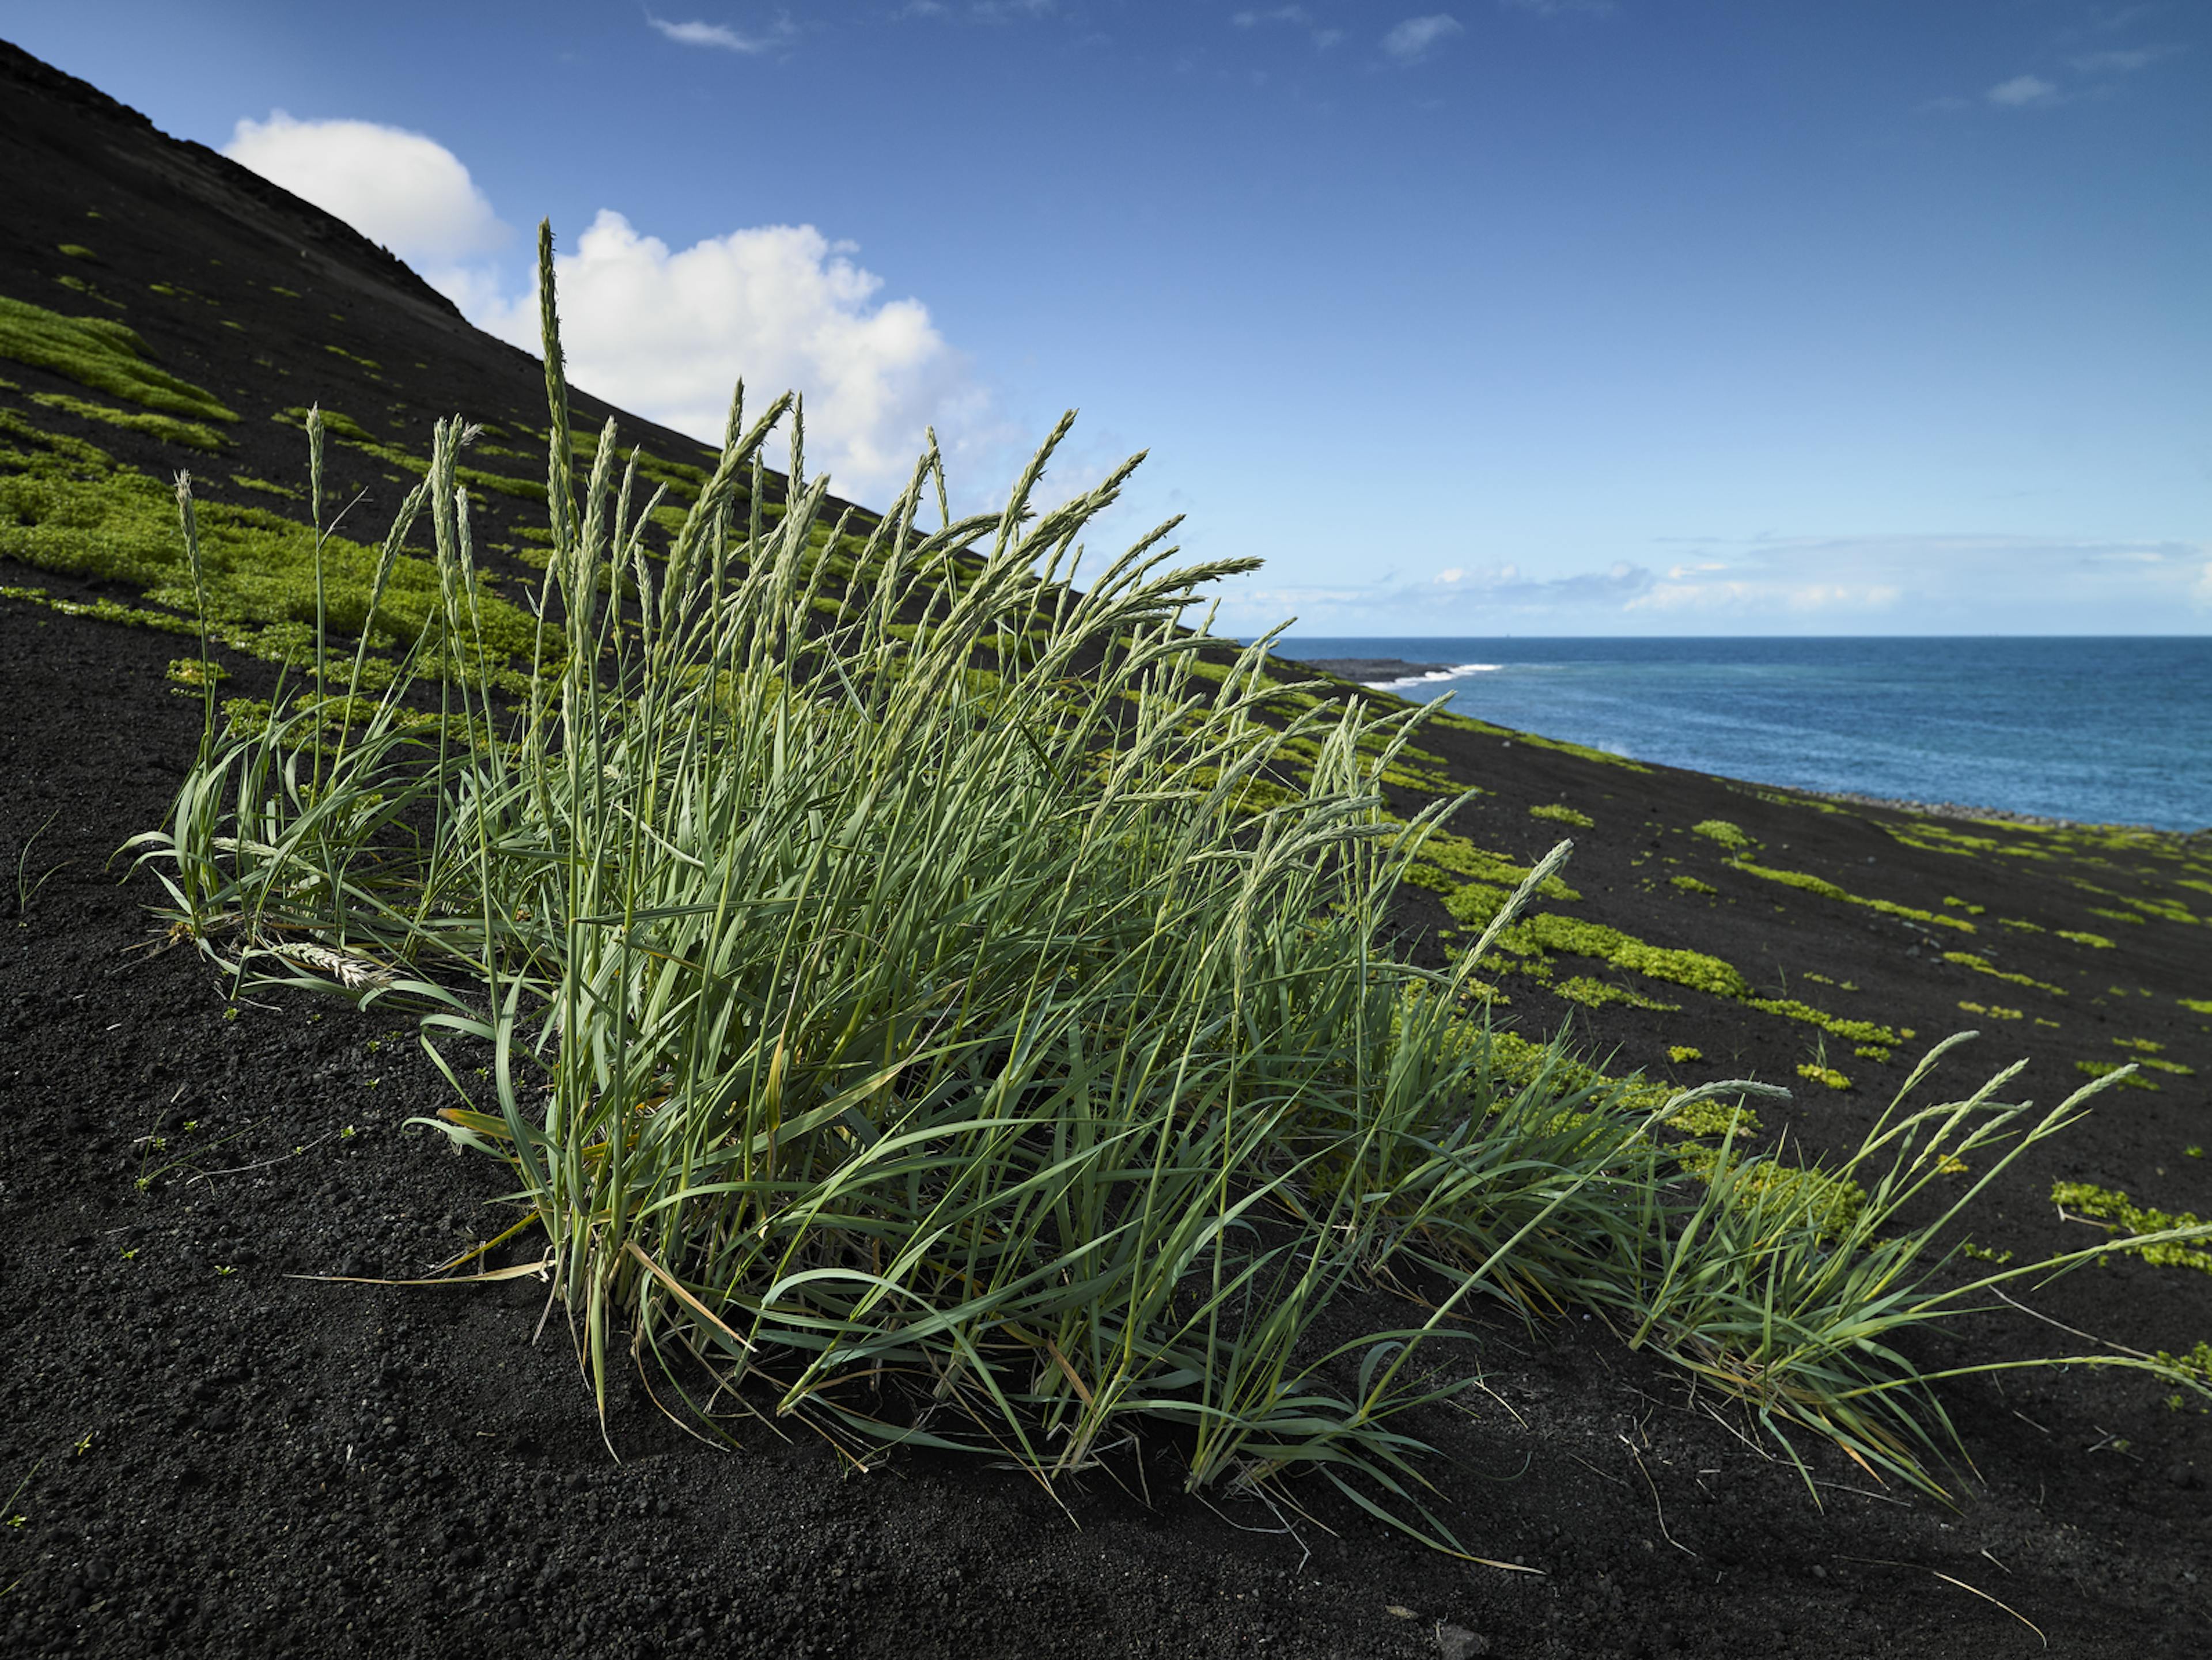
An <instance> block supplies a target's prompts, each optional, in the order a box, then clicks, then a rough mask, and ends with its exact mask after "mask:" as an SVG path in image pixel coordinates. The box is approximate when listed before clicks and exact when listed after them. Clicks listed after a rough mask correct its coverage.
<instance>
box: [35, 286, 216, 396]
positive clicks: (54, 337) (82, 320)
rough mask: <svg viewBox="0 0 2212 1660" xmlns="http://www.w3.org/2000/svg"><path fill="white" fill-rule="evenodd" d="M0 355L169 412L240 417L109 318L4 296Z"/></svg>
mask: <svg viewBox="0 0 2212 1660" xmlns="http://www.w3.org/2000/svg"><path fill="white" fill-rule="evenodd" d="M0 357H6V358H9V359H11V360H12V361H14V362H18V363H28V364H29V365H30V366H31V367H32V368H41V369H45V370H46V371H47V372H49V373H50V374H58V375H62V376H64V377H65V378H66V379H69V380H74V381H76V383H77V385H79V386H89V387H90V388H92V390H93V391H94V392H106V393H107V394H108V396H110V397H111V398H124V399H126V400H127V401H129V402H131V403H133V404H140V405H142V406H143V407H144V408H147V409H149V410H160V411H161V412H162V413H163V414H165V415H181V416H185V417H189V418H191V419H195V420H200V421H235V420H237V419H238V416H237V413H236V412H235V411H234V410H228V409H226V408H225V407H223V405H222V404H220V403H218V402H217V401H216V398H215V397H214V395H213V394H212V393H210V392H204V391H203V390H202V389H201V388H199V387H198V386H194V385H192V384H191V382H190V381H189V380H179V379H178V378H177V377H176V376H175V375H173V374H170V373H169V372H168V371H167V369H164V368H159V367H158V366H156V365H155V363H154V362H151V361H150V354H149V352H148V351H147V350H146V343H145V342H144V341H143V340H141V339H140V338H139V337H138V336H137V332H136V331H133V330H131V329H127V328H125V326H124V325H122V324H120V323H112V322H110V321H108V320H107V319H106V318H104V317H64V316H63V315H62V314H61V313H59V312H52V311H48V310H47V309H46V307H43V306H34V305H32V304H31V303H29V302H28V301H23V300H10V299H9V298H8V297H7V296H6V295H0Z"/></svg>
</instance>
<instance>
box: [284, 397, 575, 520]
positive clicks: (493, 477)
mask: <svg viewBox="0 0 2212 1660" xmlns="http://www.w3.org/2000/svg"><path fill="white" fill-rule="evenodd" d="M275 418H276V420H278V421H280V422H283V423H285V424H286V425H288V426H295V427H300V428H301V429H305V427H306V425H307V410H303V409H298V408H294V409H288V410H280V411H278V413H277V415H276V417H275ZM323 422H324V428H325V430H326V431H327V432H328V433H329V434H330V435H331V436H332V437H333V438H335V439H336V440H337V441H338V442H339V443H341V444H343V445H344V446H346V447H347V448H349V449H356V450H359V451H360V452H361V453H362V454H364V455H373V456H374V457H375V458H376V459H378V460H380V461H382V462H385V463H386V465H391V466H395V467H398V468H399V469H400V470H401V471H403V472H412V473H420V472H421V471H422V470H423V468H424V466H425V465H426V464H425V463H424V461H423V459H422V457H421V456H418V455H416V454H413V453H410V452H409V451H407V450H404V449H402V448H400V447H398V445H397V444H386V443H383V442H380V441H379V440H377V439H376V438H374V437H373V436H371V435H370V434H369V432H368V429H367V428H365V427H363V426H362V424H361V423H359V422H358V421H356V420H353V419H351V418H350V417H347V416H345V415H343V414H342V413H341V412H339V411H338V410H324V411H323ZM455 477H458V478H459V480H460V482H461V483H464V484H471V485H474V486H475V487H476V488H477V489H484V490H489V491H491V492H492V493H493V494H494V495H496V496H515V497H518V498H519V499H520V500H522V501H526V502H543V501H544V499H545V484H544V480H543V479H537V478H517V477H513V476H512V475H510V474H507V473H503V472H490V471H486V470H485V469H484V468H482V467H471V466H462V467H459V468H457V469H455Z"/></svg>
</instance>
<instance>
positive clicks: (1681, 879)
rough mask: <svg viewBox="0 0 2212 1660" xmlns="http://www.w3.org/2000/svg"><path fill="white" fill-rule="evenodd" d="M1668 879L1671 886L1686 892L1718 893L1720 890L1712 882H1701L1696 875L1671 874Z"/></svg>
mask: <svg viewBox="0 0 2212 1660" xmlns="http://www.w3.org/2000/svg"><path fill="white" fill-rule="evenodd" d="M1667 881H1668V885H1669V886H1670V887H1677V888H1680V889H1681V891H1683V892H1685V893H1713V894H1717V893H1718V892H1719V891H1720V890H1719V889H1718V888H1717V887H1715V886H1714V885H1712V884H1711V883H1710V882H1701V881H1699V879H1697V878H1696V877H1694V876H1670V877H1668V879H1667Z"/></svg>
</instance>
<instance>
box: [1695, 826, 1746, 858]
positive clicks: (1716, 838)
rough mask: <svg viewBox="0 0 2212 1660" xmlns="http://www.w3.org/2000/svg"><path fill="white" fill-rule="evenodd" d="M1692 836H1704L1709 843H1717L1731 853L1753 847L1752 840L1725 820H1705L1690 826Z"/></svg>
mask: <svg viewBox="0 0 2212 1660" xmlns="http://www.w3.org/2000/svg"><path fill="white" fill-rule="evenodd" d="M1690 834H1691V835H1692V836H1704V837H1705V840H1707V841H1708V842H1719V843H1720V845H1721V846H1723V847H1724V848H1728V849H1729V851H1731V852H1735V851H1739V850H1741V849H1742V848H1747V847H1749V846H1750V845H1751V838H1750V837H1749V836H1746V835H1745V834H1744V833H1743V831H1742V830H1740V829H1738V828H1737V827H1736V826H1735V825H1734V824H1730V823H1729V821H1728V820H1727V819H1725V818H1705V819H1700V820H1699V822H1698V823H1696V824H1692V825H1691V826H1690Z"/></svg>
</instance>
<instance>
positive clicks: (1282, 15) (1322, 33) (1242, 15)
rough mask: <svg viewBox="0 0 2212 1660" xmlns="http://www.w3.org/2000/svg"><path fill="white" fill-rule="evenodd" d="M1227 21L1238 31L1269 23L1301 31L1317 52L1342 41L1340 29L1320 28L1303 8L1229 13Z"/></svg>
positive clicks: (1275, 7) (1274, 8)
mask: <svg viewBox="0 0 2212 1660" xmlns="http://www.w3.org/2000/svg"><path fill="white" fill-rule="evenodd" d="M1229 21H1231V23H1232V24H1234V25H1235V26H1236V27H1238V28H1240V29H1252V28H1258V27H1261V26H1262V25H1265V24H1270V23H1280V24H1285V25H1287V26H1288V27H1291V28H1295V29H1303V30H1304V31H1305V32H1306V33H1307V35H1308V36H1309V37H1310V39H1311V40H1312V41H1313V44H1314V49H1315V50H1316V51H1317V52H1327V51H1328V49H1329V48H1330V47H1331V46H1334V45H1335V44H1336V43H1337V42H1338V41H1340V40H1343V39H1344V31H1343V30H1342V29H1332V28H1323V27H1320V20H1319V19H1318V18H1316V16H1315V15H1313V14H1312V13H1311V12H1310V11H1308V10H1307V9H1305V8H1304V6H1274V7H1271V8H1269V9H1267V10H1264V11H1254V10H1245V11H1238V12H1231V14H1230V15H1229Z"/></svg>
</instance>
